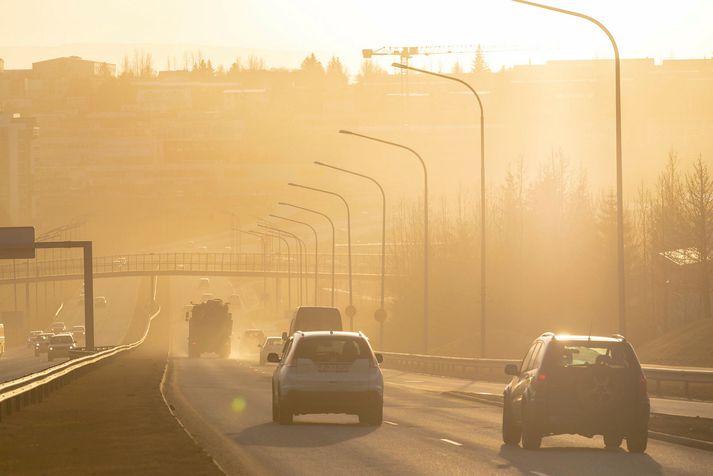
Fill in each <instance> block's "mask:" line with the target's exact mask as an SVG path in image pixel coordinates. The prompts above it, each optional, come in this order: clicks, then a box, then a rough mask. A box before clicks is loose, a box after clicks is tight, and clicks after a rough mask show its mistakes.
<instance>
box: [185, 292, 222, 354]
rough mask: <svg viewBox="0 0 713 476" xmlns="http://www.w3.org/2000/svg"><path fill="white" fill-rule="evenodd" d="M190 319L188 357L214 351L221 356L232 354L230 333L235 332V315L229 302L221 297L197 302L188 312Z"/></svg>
mask: <svg viewBox="0 0 713 476" xmlns="http://www.w3.org/2000/svg"><path fill="white" fill-rule="evenodd" d="M186 320H187V321H188V357H200V355H201V354H203V353H209V352H210V353H214V354H217V355H218V356H219V357H221V358H227V357H228V356H230V335H231V334H232V332H233V317H232V315H231V314H230V312H229V310H228V303H227V302H223V301H222V300H221V299H211V300H209V301H205V302H202V303H200V304H195V305H194V306H193V309H192V310H191V311H188V312H186Z"/></svg>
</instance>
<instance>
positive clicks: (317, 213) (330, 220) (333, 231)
mask: <svg viewBox="0 0 713 476" xmlns="http://www.w3.org/2000/svg"><path fill="white" fill-rule="evenodd" d="M278 205H282V206H285V207H292V208H296V209H298V210H303V211H305V212H310V213H314V214H315V215H320V216H322V217H324V218H326V219H327V221H328V222H329V225H330V226H331V227H332V307H334V246H335V242H334V235H335V229H334V222H333V221H332V219H331V218H329V215H327V214H326V213H322V212H320V211H318V210H313V209H311V208H307V207H301V206H299V205H295V204H292V203H287V202H279V203H278Z"/></svg>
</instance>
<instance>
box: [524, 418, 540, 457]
mask: <svg viewBox="0 0 713 476" xmlns="http://www.w3.org/2000/svg"><path fill="white" fill-rule="evenodd" d="M541 444H542V430H541V429H540V428H539V427H538V426H537V425H536V424H535V423H534V422H533V421H532V420H531V419H530V418H528V416H527V409H526V408H523V412H522V447H523V448H525V449H526V450H537V449H539V448H540V445H541Z"/></svg>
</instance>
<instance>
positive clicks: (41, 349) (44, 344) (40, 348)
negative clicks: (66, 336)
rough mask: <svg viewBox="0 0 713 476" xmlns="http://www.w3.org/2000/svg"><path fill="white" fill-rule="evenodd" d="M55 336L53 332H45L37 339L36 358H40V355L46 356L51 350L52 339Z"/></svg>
mask: <svg viewBox="0 0 713 476" xmlns="http://www.w3.org/2000/svg"><path fill="white" fill-rule="evenodd" d="M53 335H54V334H53V333H51V332H45V333H43V334H40V335H39V336H37V337H36V340H35V357H39V356H40V354H46V353H47V350H48V349H49V344H50V337H52V336H53Z"/></svg>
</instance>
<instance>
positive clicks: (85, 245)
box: [0, 226, 94, 350]
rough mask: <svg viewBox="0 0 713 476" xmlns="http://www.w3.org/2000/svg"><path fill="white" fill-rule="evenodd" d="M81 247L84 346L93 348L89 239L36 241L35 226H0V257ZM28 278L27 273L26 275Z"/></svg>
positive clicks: (91, 275) (14, 257) (5, 257)
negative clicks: (38, 249)
mask: <svg viewBox="0 0 713 476" xmlns="http://www.w3.org/2000/svg"><path fill="white" fill-rule="evenodd" d="M37 248H43V249H53V248H82V250H83V252H84V254H83V258H84V259H83V261H84V328H85V347H86V349H87V350H94V273H93V269H92V242H91V241H55V242H52V241H38V242H35V228H34V227H31V226H23V227H0V259H13V260H14V259H34V258H35V249H37ZM27 277H28V278H29V274H28V276H27Z"/></svg>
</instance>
